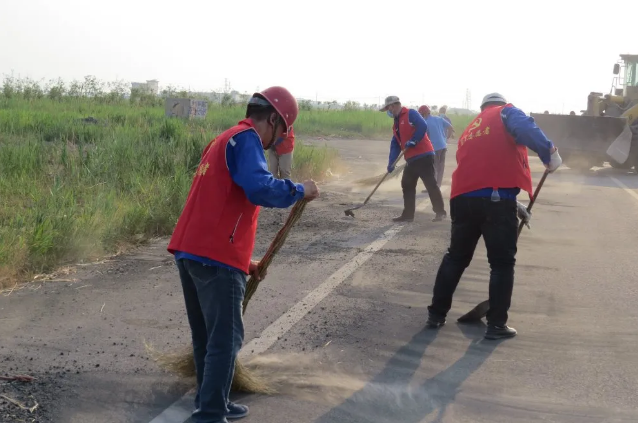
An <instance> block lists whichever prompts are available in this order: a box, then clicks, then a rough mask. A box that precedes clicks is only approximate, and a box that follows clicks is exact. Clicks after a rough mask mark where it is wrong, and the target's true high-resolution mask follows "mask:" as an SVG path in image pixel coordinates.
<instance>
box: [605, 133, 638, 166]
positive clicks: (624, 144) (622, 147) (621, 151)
mask: <svg viewBox="0 0 638 423" xmlns="http://www.w3.org/2000/svg"><path fill="white" fill-rule="evenodd" d="M632 136H633V134H632V133H631V128H630V127H629V125H626V126H625V129H624V130H623V131H622V133H621V134H620V135H619V136H618V138H616V139H615V140H614V142H613V143H611V145H610V146H609V148H608V149H607V154H608V155H609V156H610V157H611V158H612V159H614V160H615V161H617V162H618V163H620V164H623V163H625V162H626V161H627V158H629V151H630V150H631V138H632Z"/></svg>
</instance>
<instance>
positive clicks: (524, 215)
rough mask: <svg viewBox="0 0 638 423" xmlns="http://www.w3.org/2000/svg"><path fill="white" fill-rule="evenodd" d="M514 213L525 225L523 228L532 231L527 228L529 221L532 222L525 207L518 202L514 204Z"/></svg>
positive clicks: (530, 213) (529, 213) (530, 214)
mask: <svg viewBox="0 0 638 423" xmlns="http://www.w3.org/2000/svg"><path fill="white" fill-rule="evenodd" d="M516 211H517V214H518V218H519V219H521V220H522V221H523V223H525V226H527V227H528V228H529V229H532V228H531V227H530V226H529V221H530V220H532V212H531V211H527V206H526V205H525V204H523V203H520V202H518V201H517V202H516Z"/></svg>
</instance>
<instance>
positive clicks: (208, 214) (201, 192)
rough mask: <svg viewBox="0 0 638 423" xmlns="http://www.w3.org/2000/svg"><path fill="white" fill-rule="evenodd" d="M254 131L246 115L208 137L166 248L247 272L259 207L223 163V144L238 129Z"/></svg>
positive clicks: (253, 245) (224, 148)
mask: <svg viewBox="0 0 638 423" xmlns="http://www.w3.org/2000/svg"><path fill="white" fill-rule="evenodd" d="M244 131H254V125H253V123H252V120H251V119H244V120H242V121H241V122H239V123H238V124H237V125H236V126H234V127H232V128H230V129H228V130H226V131H225V132H223V133H222V134H221V135H219V136H218V137H217V138H215V139H214V140H213V141H211V142H210V143H209V144H208V145H207V146H206V148H205V149H204V152H203V154H202V159H201V161H200V164H199V167H198V168H197V172H196V173H195V177H194V178H193V183H192V185H191V188H190V191H189V193H188V198H187V199H186V204H185V205H184V209H183V211H182V214H181V215H180V217H179V219H178V221H177V226H176V227H175V230H174V231H173V236H172V237H171V240H170V242H169V244H168V248H167V249H168V251H169V252H170V253H171V254H175V252H176V251H182V252H185V253H189V254H194V255H197V256H202V257H207V258H209V259H211V260H215V261H218V262H220V263H224V264H226V265H228V266H232V267H234V268H237V269H239V270H242V271H244V272H245V273H246V274H247V273H248V267H249V265H250V259H251V257H252V253H253V249H254V247H255V233H256V231H257V216H258V215H259V207H258V206H255V205H254V204H252V203H251V202H250V201H248V198H247V197H246V194H245V193H244V191H243V189H242V188H241V187H239V185H237V184H235V182H233V180H232V178H231V176H230V172H229V171H228V166H227V165H226V145H227V144H228V143H231V145H232V143H234V142H235V140H234V139H233V137H234V136H235V135H237V134H238V133H240V132H244Z"/></svg>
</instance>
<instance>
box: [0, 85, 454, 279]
mask: <svg viewBox="0 0 638 423" xmlns="http://www.w3.org/2000/svg"><path fill="white" fill-rule="evenodd" d="M142 100H144V99H142ZM149 103H150V104H149ZM162 104H163V102H162V101H161V100H156V99H155V100H150V102H149V101H148V100H147V101H129V100H122V99H119V98H109V97H106V96H104V97H95V98H86V97H84V98H81V97H77V98H70V97H66V96H65V97H59V96H51V95H46V94H45V93H44V92H43V93H42V95H37V93H36V95H24V93H21V94H20V93H18V94H16V93H15V92H14V93H9V95H7V92H6V90H5V91H4V94H3V95H0V199H1V201H2V206H1V207H0V287H2V286H3V285H4V286H7V285H9V284H12V283H13V281H15V280H16V278H21V277H27V276H28V275H29V274H33V273H41V272H47V271H50V270H52V269H54V268H55V267H56V266H59V265H60V264H62V263H66V262H77V261H80V260H88V259H92V258H95V257H99V256H101V255H104V254H105V253H113V252H117V251H119V250H121V249H123V248H126V247H127V246H130V245H134V244H138V243H140V242H144V241H145V240H147V239H149V238H150V237H153V236H162V235H168V234H170V233H171V231H172V229H173V227H174V224H175V222H176V219H177V217H178V216H179V213H180V211H181V208H182V206H183V204H184V201H185V198H186V195H187V193H188V189H189V187H190V183H191V178H192V175H193V172H194V170H195V169H196V167H197V164H198V162H199V158H200V155H201V151H202V149H203V147H204V146H205V145H206V144H207V143H208V142H209V141H210V140H211V139H213V138H214V137H215V135H217V134H218V133H219V132H221V131H222V130H224V129H226V128H228V127H230V126H232V125H234V124H235V123H236V122H237V121H239V120H241V119H242V118H243V113H244V110H245V109H244V107H243V106H239V105H237V106H228V107H221V106H211V107H210V108H209V111H208V115H207V117H206V119H202V120H191V121H184V120H180V119H175V118H173V119H169V118H165V117H164V109H163V107H162ZM89 116H90V117H93V118H95V119H97V123H87V122H84V121H82V119H84V118H87V117H89ZM390 122H391V121H390V119H388V118H387V117H386V116H385V114H383V113H379V112H375V111H363V110H348V111H302V112H301V113H300V116H299V118H298V120H297V122H296V123H295V129H296V131H295V132H296V133H297V134H298V141H297V144H296V146H295V155H294V173H293V178H294V179H296V180H302V179H304V178H308V177H312V178H315V179H319V180H320V179H323V176H324V175H325V173H326V170H327V169H329V168H331V167H334V166H335V165H336V161H337V160H338V154H337V152H336V151H335V150H333V149H328V148H325V147H324V148H315V147H311V146H308V145H305V144H304V143H303V139H304V137H307V136H340V137H368V138H387V139H389V137H390ZM455 123H456V124H458V125H460V126H463V125H464V124H466V122H462V121H458V122H455ZM460 129H461V128H460V127H458V128H457V131H458V130H460ZM344 142H347V140H344Z"/></svg>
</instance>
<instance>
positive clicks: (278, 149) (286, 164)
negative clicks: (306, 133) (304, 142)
mask: <svg viewBox="0 0 638 423" xmlns="http://www.w3.org/2000/svg"><path fill="white" fill-rule="evenodd" d="M274 147H275V148H271V149H270V151H269V152H268V168H269V169H270V173H272V174H273V175H274V176H275V177H276V178H277V177H278V178H281V179H290V178H291V175H292V154H293V150H294V149H295V131H294V129H293V128H292V127H291V128H290V131H288V132H287V133H284V134H283V135H282V136H281V137H279V139H277V141H275V146H274Z"/></svg>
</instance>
